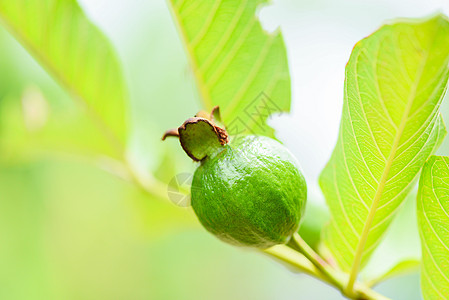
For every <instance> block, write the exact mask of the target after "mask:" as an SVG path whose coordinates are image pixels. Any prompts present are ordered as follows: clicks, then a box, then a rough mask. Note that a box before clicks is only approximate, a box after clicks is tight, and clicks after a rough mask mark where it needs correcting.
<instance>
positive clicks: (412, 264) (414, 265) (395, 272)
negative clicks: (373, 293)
mask: <svg viewBox="0 0 449 300" xmlns="http://www.w3.org/2000/svg"><path fill="white" fill-rule="evenodd" d="M420 264H421V262H420V261H419V260H417V259H408V260H403V261H401V262H398V263H397V264H396V265H394V266H393V267H392V268H391V269H390V270H388V271H387V272H385V273H384V274H382V275H381V276H379V277H376V278H373V279H371V280H369V281H368V282H367V285H368V286H375V285H377V284H379V283H381V282H382V281H385V280H387V279H390V278H393V277H395V276H399V275H405V274H409V273H412V272H416V271H418V270H419V266H420Z"/></svg>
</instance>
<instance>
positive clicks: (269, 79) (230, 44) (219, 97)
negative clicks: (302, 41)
mask: <svg viewBox="0 0 449 300" xmlns="http://www.w3.org/2000/svg"><path fill="white" fill-rule="evenodd" d="M266 2H267V1H266V0H256V1H239V0H232V1H219V0H215V1H209V0H199V1H198V0H171V1H170V4H171V8H172V11H173V15H174V18H175V21H176V22H177V24H178V29H179V31H180V33H181V36H182V39H183V42H184V44H185V47H186V50H187V54H188V56H189V61H190V65H191V67H192V69H193V73H194V76H195V79H196V83H197V86H198V90H199V91H200V96H201V99H202V101H203V103H204V107H205V109H206V110H207V111H210V110H211V109H212V107H213V106H215V105H219V106H220V107H221V114H222V117H223V121H224V123H225V125H226V126H227V129H228V131H229V133H230V134H231V135H236V134H240V133H254V134H260V135H266V136H271V137H273V130H272V129H271V128H270V127H269V126H268V125H267V124H266V119H267V117H268V116H269V115H270V114H271V113H274V112H280V111H289V109H290V97H291V96H290V76H289V70H288V64H287V55H286V50H285V46H284V42H283V39H282V36H281V34H280V32H279V31H277V32H276V33H274V34H268V33H266V32H264V31H263V29H262V27H261V25H260V23H259V21H258V20H257V17H256V15H255V14H256V9H257V8H258V7H260V5H262V4H264V3H266Z"/></svg>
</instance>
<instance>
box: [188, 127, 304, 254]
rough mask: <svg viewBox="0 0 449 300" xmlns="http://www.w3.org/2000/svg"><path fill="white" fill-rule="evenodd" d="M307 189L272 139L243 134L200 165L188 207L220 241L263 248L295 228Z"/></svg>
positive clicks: (285, 152)
mask: <svg viewBox="0 0 449 300" xmlns="http://www.w3.org/2000/svg"><path fill="white" fill-rule="evenodd" d="M306 198H307V187H306V182H305V180H304V177H303V175H302V174H301V172H300V171H299V169H298V164H297V162H296V159H295V158H294V157H293V156H292V155H291V154H290V152H289V151H288V150H287V149H286V148H285V147H284V146H282V145H281V144H280V143H278V142H277V141H275V140H273V139H270V138H267V137H257V136H245V137H242V138H239V139H237V141H236V142H234V143H232V144H231V145H226V146H225V147H223V149H222V150H221V151H219V152H218V153H214V154H213V155H211V156H210V157H207V158H206V159H204V160H203V161H202V162H201V165H200V166H199V167H198V168H197V169H196V171H195V174H194V176H193V181H192V187H191V202H192V207H193V209H194V211H195V213H196V215H197V216H198V219H199V220H200V222H201V224H202V225H203V226H204V227H205V228H206V229H207V230H208V231H210V232H211V233H213V234H214V235H216V236H217V237H218V238H220V239H221V240H223V241H225V242H228V243H231V244H234V245H241V246H251V247H256V248H268V247H271V246H273V245H276V244H284V243H287V242H288V241H289V240H290V237H291V236H292V235H293V233H295V232H296V231H297V230H298V227H299V223H300V220H301V217H302V215H303V212H304V208H305V203H306Z"/></svg>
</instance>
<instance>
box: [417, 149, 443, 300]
mask: <svg viewBox="0 0 449 300" xmlns="http://www.w3.org/2000/svg"><path fill="white" fill-rule="evenodd" d="M448 199H449V157H442V156H432V157H431V158H430V159H429V161H428V162H427V163H426V164H425V166H424V169H423V171H422V174H421V178H420V181H419V192H418V224H419V232H420V235H421V245H422V260H423V265H422V268H421V287H422V292H423V295H424V299H426V300H427V299H429V300H430V299H447V297H448V295H449V266H448V261H449V260H448V257H449V231H448V224H449V202H448V201H447V200H448Z"/></svg>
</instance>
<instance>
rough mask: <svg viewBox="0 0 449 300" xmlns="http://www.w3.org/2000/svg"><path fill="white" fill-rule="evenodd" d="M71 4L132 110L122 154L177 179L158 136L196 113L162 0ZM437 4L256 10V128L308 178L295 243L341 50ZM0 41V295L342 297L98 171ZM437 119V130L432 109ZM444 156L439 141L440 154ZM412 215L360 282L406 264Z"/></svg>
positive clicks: (448, 112) (0, 38)
mask: <svg viewBox="0 0 449 300" xmlns="http://www.w3.org/2000/svg"><path fill="white" fill-rule="evenodd" d="M80 3H81V5H82V6H83V8H84V9H85V11H86V12H87V14H88V16H89V17H90V19H91V20H92V21H93V22H94V23H95V24H97V25H98V26H99V27H100V28H101V29H102V30H103V31H104V32H105V33H106V35H107V36H108V37H109V38H110V39H111V40H112V43H113V44H114V46H115V47H116V49H117V51H118V53H119V56H120V59H121V63H122V66H123V68H124V72H125V75H126V81H127V83H128V86H129V89H130V96H131V97H130V98H131V100H132V101H131V104H130V105H131V116H132V117H131V125H132V134H131V143H130V148H129V157H131V159H132V160H133V161H134V162H135V164H136V165H139V166H140V167H141V168H142V169H143V170H146V171H153V172H155V173H156V175H157V176H158V177H159V178H160V179H161V180H162V181H163V182H165V183H168V182H169V181H170V180H171V178H173V176H175V175H176V174H178V173H191V172H192V171H193V169H194V167H195V164H194V163H193V162H191V161H190V159H189V158H188V157H187V156H185V155H184V154H183V152H182V151H181V149H180V147H179V145H178V142H177V141H175V140H170V141H167V142H166V143H161V142H160V137H161V134H162V133H163V131H164V130H166V129H168V128H172V127H176V126H178V125H179V124H180V123H181V122H182V121H183V120H185V119H186V118H188V117H190V116H192V115H193V114H195V113H196V112H197V111H198V110H199V109H200V104H199V101H198V94H197V91H196V90H195V86H194V84H193V78H192V74H191V72H190V71H189V68H188V65H187V60H186V56H185V53H184V49H183V47H182V45H181V42H180V39H179V37H178V34H177V32H176V30H175V27H174V24H173V21H172V19H171V16H170V13H169V10H168V7H167V4H166V3H165V2H164V1H162V0H160V1H159V0H158V1H156V0H151V1H144V0H113V1H111V0H108V1H107V0H83V1H80ZM436 10H441V11H443V12H446V13H449V4H448V3H447V2H446V1H442V0H441V1H437V0H433V1H418V0H413V1H410V0H408V1H406V0H395V1H387V0H382V1H380V0H378V1H357V0H341V1H331V0H316V1H312V0H310V1H294V0H279V1H274V3H273V5H271V6H269V7H266V8H263V9H261V10H260V11H259V16H260V18H261V19H262V23H263V24H264V26H265V27H266V29H267V30H270V31H271V30H274V29H275V28H276V27H278V26H280V27H281V30H282V32H283V35H284V38H285V42H286V45H287V50H288V56H289V63H290V70H291V76H292V87H293V103H292V107H293V108H292V113H291V114H289V115H285V114H284V115H281V116H275V117H272V118H271V119H270V124H271V125H272V126H273V127H274V128H275V129H276V131H277V136H278V138H279V139H280V140H281V141H282V142H284V143H285V144H286V145H287V146H288V147H289V148H290V149H291V150H292V152H293V153H294V154H295V155H296V156H297V157H298V159H299V161H300V162H301V163H302V166H303V169H304V172H305V175H306V177H307V180H308V184H309V191H310V192H309V194H310V199H309V203H308V210H307V217H306V220H305V222H304V224H303V233H304V235H308V237H309V238H310V236H313V233H314V232H315V233H316V232H317V231H318V230H319V227H320V226H321V224H322V222H324V221H325V220H326V216H327V215H326V211H325V207H324V200H323V199H322V195H321V193H320V191H319V189H318V185H317V183H316V181H317V177H318V174H319V172H320V171H321V169H322V167H323V166H324V164H325V163H326V161H327V159H328V157H329V155H330V153H331V151H332V148H333V146H334V144H335V141H336V137H337V132H338V124H339V118H340V112H341V105H342V99H343V79H344V78H343V77H344V66H345V63H346V61H347V59H348V58H349V54H350V52H351V49H352V46H353V45H354V44H355V43H356V42H357V41H358V40H360V39H361V38H363V37H364V36H366V35H368V34H370V33H371V32H373V31H374V30H375V29H377V28H378V27H379V26H380V25H381V24H383V23H384V22H385V20H388V19H391V18H395V17H421V16H424V15H426V14H429V13H432V12H435V11H436ZM0 45H1V47H0V49H1V55H0V299H8V300H9V299H304V300H313V299H317V300H322V299H342V297H341V296H340V295H339V293H338V292H337V291H335V290H333V289H332V288H330V287H327V286H326V285H324V284H322V283H320V282H318V281H316V280H314V279H313V278H309V277H307V276H306V275H302V274H296V273H293V272H291V271H289V270H288V269H287V268H285V267H284V266H282V265H281V264H279V263H278V262H275V261H273V260H272V259H270V258H268V257H265V256H263V255H261V254H259V253H256V252H254V251H251V250H245V249H238V248H235V247H232V246H229V245H226V244H224V243H222V242H220V241H218V240H217V239H215V238H214V237H213V236H211V235H209V234H208V233H207V232H206V231H205V230H203V229H202V228H201V227H200V226H199V225H198V223H197V221H196V219H195V216H194V215H193V213H192V212H191V210H190V209H188V208H181V207H177V206H175V205H174V204H172V203H164V202H161V201H160V200H158V199H152V198H151V197H149V196H148V195H146V194H144V193H143V192H142V191H141V190H139V189H138V188H136V187H135V186H133V185H132V184H130V183H128V182H126V181H124V180H122V179H119V178H118V177H117V176H114V175H112V174H111V172H109V171H110V170H111V168H112V169H113V167H114V164H113V163H112V162H110V161H108V160H106V159H104V158H102V157H96V158H95V159H88V158H86V157H89V155H90V157H92V156H91V154H95V153H97V152H99V151H98V149H103V148H104V141H102V140H101V139H100V138H98V134H97V132H96V129H95V127H94V126H93V125H92V124H91V123H90V121H89V120H88V119H87V118H86V117H85V116H84V115H83V112H82V111H81V110H80V109H79V108H78V106H77V105H76V104H75V103H74V102H73V101H72V100H71V99H70V97H69V96H68V95H67V94H66V93H65V92H64V91H63V90H61V89H60V88H59V87H58V85H57V84H56V83H55V82H54V81H53V80H52V79H51V78H50V77H49V76H48V75H47V74H46V73H45V71H43V70H42V68H41V67H40V66H39V65H38V64H37V63H36V62H35V61H34V60H33V58H31V57H30V56H29V55H28V54H27V52H26V51H25V50H24V49H23V48H22V47H21V46H20V45H19V44H18V43H17V42H16V41H15V40H14V38H13V37H12V36H11V35H10V34H9V33H7V32H6V31H5V29H4V28H3V27H0ZM443 113H444V115H445V116H447V117H446V120H448V118H449V104H448V103H447V101H446V102H445V103H444V104H443ZM74 124H76V126H74ZM448 151H449V142H448V141H446V142H445V143H444V145H443V147H442V148H441V150H440V153H443V154H444V153H446V154H447V153H448ZM108 170H109V171H108ZM164 188H165V187H164ZM414 209H415V208H414V198H413V197H410V199H409V201H408V202H407V203H406V205H405V208H404V209H403V211H402V212H401V214H400V215H399V217H398V219H397V220H396V222H395V224H394V226H393V228H392V229H391V230H390V232H389V233H388V236H387V238H386V240H385V242H384V243H383V244H382V245H381V247H380V248H379V250H378V251H377V252H376V255H375V256H374V257H373V262H372V263H371V264H370V265H369V266H368V267H367V270H366V271H365V275H366V276H370V275H372V274H378V273H379V272H382V270H385V269H387V268H388V267H390V266H392V265H393V264H394V263H395V262H397V261H398V259H400V258H416V257H419V252H420V250H419V240H418V237H417V232H416V224H415V222H416V221H415V217H414ZM315 239H316V235H315ZM312 240H313V238H312ZM418 282H419V276H418V275H417V274H411V275H407V276H402V277H399V278H395V279H392V280H389V281H387V282H385V283H383V284H381V285H380V286H379V287H378V288H377V290H379V291H380V292H382V293H385V294H386V295H388V296H390V297H391V298H392V299H407V300H413V299H421V297H420V292H419V283H418Z"/></svg>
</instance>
